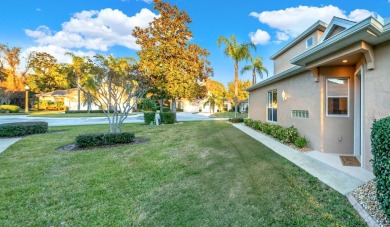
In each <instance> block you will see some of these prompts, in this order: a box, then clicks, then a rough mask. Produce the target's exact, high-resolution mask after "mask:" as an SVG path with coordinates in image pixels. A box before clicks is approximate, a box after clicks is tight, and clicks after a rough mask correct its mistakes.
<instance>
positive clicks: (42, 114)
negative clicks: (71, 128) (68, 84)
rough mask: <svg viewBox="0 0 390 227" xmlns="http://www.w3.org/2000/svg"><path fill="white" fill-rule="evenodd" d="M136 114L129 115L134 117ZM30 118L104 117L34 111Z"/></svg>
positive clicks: (101, 114)
mask: <svg viewBox="0 0 390 227" xmlns="http://www.w3.org/2000/svg"><path fill="white" fill-rule="evenodd" d="M134 114H138V113H129V115H134ZM29 116H30V117H50V118H77V117H105V116H106V115H104V113H64V111H36V112H31V113H30V114H29Z"/></svg>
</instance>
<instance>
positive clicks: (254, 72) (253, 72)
mask: <svg viewBox="0 0 390 227" xmlns="http://www.w3.org/2000/svg"><path fill="white" fill-rule="evenodd" d="M255 84H256V71H255V70H254V69H253V71H252V85H255Z"/></svg>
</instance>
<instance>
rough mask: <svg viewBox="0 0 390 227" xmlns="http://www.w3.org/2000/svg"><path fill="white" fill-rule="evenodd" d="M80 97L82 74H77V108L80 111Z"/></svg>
mask: <svg viewBox="0 0 390 227" xmlns="http://www.w3.org/2000/svg"><path fill="white" fill-rule="evenodd" d="M80 99H81V88H80V76H77V110H78V111H80V106H81V105H80V102H81V101H80Z"/></svg>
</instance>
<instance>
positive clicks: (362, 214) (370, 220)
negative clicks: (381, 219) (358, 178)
mask: <svg viewBox="0 0 390 227" xmlns="http://www.w3.org/2000/svg"><path fill="white" fill-rule="evenodd" d="M346 197H347V199H348V201H349V203H350V204H351V205H352V206H353V208H355V210H356V211H357V212H358V214H359V215H360V217H362V218H363V220H364V221H365V222H366V223H367V225H368V226H370V227H379V224H378V223H377V222H376V221H375V220H374V219H373V218H372V217H371V216H370V215H369V214H368V213H367V211H366V210H365V209H364V208H363V207H362V206H361V205H360V203H359V202H358V201H357V200H356V199H355V197H353V195H352V192H350V193H348V194H346Z"/></svg>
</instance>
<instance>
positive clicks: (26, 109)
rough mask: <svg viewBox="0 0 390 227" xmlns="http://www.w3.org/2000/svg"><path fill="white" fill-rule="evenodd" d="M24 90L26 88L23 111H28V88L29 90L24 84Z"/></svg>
mask: <svg viewBox="0 0 390 227" xmlns="http://www.w3.org/2000/svg"><path fill="white" fill-rule="evenodd" d="M24 90H26V103H25V108H24V112H25V113H28V90H30V87H29V86H28V85H26V86H25V87H24Z"/></svg>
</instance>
